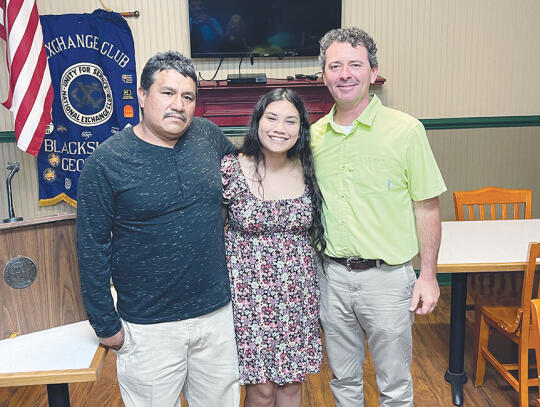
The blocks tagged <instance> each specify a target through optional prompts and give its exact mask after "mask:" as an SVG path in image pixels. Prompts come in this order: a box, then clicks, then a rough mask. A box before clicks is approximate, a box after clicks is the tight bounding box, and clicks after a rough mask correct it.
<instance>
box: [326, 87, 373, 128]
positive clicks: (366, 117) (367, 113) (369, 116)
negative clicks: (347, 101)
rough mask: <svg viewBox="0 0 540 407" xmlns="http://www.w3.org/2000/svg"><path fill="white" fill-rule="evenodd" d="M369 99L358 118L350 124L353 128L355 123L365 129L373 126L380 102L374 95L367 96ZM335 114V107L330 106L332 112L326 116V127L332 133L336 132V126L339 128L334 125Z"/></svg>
mask: <svg viewBox="0 0 540 407" xmlns="http://www.w3.org/2000/svg"><path fill="white" fill-rule="evenodd" d="M369 99H370V101H369V104H368V105H367V106H366V108H365V109H364V111H363V112H362V113H360V116H358V117H357V118H356V119H354V121H353V123H352V124H353V127H356V125H357V123H362V124H363V125H365V126H367V127H371V126H372V125H373V121H374V120H375V116H377V113H378V112H379V110H380V108H381V106H382V102H381V100H380V99H379V97H378V96H377V95H376V94H374V93H370V94H369ZM335 113H336V105H334V106H332V110H330V112H329V113H328V114H327V115H326V119H327V125H328V126H330V127H332V128H333V129H334V131H338V129H337V128H336V126H339V125H336V124H335V123H334V114H335ZM338 132H339V131H338Z"/></svg>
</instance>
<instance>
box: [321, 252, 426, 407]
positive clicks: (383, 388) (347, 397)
mask: <svg viewBox="0 0 540 407" xmlns="http://www.w3.org/2000/svg"><path fill="white" fill-rule="evenodd" d="M318 276H319V285H320V288H321V301H320V307H321V322H322V326H323V329H324V333H325V342H326V353H327V355H328V360H329V363H330V368H331V369H332V373H333V379H332V380H331V382H330V387H331V388H332V392H333V394H334V399H335V401H336V407H360V406H363V405H364V387H363V370H362V368H363V363H364V356H365V349H364V347H365V341H366V339H367V343H368V347H369V351H370V353H371V356H372V358H373V364H374V365H375V371H376V376H377V385H378V388H379V392H380V397H379V403H380V406H381V407H382V406H384V407H398V406H399V407H412V405H413V386H412V378H411V359H412V333H411V325H412V322H413V320H414V313H412V312H410V311H409V307H410V302H411V297H412V290H413V288H414V283H415V281H416V275H415V273H414V270H413V267H412V265H411V263H410V262H408V263H405V264H402V265H399V266H388V265H386V264H382V265H381V266H380V267H373V268H370V269H367V270H348V269H347V267H345V266H342V265H340V264H338V263H336V262H333V261H332V260H328V265H327V268H326V274H324V273H323V271H322V269H321V267H320V266H319V273H318Z"/></svg>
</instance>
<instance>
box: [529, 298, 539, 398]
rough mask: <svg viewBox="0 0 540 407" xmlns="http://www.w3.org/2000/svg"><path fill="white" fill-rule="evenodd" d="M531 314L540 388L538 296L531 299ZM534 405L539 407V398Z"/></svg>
mask: <svg viewBox="0 0 540 407" xmlns="http://www.w3.org/2000/svg"><path fill="white" fill-rule="evenodd" d="M531 314H532V328H531V329H532V332H531V335H535V336H536V338H535V341H536V349H535V353H536V374H537V375H538V379H539V388H540V368H539V367H538V365H539V364H538V361H540V323H539V321H540V298H535V299H534V300H531ZM536 407H540V399H536Z"/></svg>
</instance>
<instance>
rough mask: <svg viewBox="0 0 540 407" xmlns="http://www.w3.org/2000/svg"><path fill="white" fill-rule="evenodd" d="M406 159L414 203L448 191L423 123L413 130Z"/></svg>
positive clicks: (409, 185)
mask: <svg viewBox="0 0 540 407" xmlns="http://www.w3.org/2000/svg"><path fill="white" fill-rule="evenodd" d="M406 157H407V163H406V165H407V178H408V188H409V194H410V196H411V198H412V199H413V201H422V200H424V199H429V198H434V197H436V196H439V195H440V194H442V193H443V192H445V191H446V185H445V183H444V180H443V177H442V175H441V171H440V170H439V166H438V165H437V162H436V161H435V157H434V156H433V152H432V151H431V147H430V146H429V141H428V138H427V135H426V131H425V129H424V126H423V125H422V123H418V125H416V126H415V127H413V128H412V129H411V133H410V137H409V143H408V146H407V155H406Z"/></svg>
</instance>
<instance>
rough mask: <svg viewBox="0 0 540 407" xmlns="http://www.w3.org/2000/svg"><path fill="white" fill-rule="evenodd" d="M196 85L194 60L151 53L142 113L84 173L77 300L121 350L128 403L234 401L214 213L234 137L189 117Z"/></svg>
mask: <svg viewBox="0 0 540 407" xmlns="http://www.w3.org/2000/svg"><path fill="white" fill-rule="evenodd" d="M196 94H197V77H196V75H195V70H194V67H193V65H192V63H191V60H190V59H188V58H186V57H184V56H182V55H180V54H178V53H176V52H166V53H161V54H157V55H155V56H154V57H152V58H150V60H149V61H148V62H147V64H146V66H145V67H144V70H143V72H142V75H141V85H140V88H139V91H138V96H139V103H140V106H141V110H142V113H143V118H142V120H141V122H140V123H139V124H138V125H136V126H135V127H133V128H131V127H129V128H126V129H124V130H123V131H121V132H119V133H117V134H115V135H113V136H112V137H110V138H109V139H108V140H107V141H106V142H104V143H103V144H101V145H100V146H99V148H98V149H97V150H96V151H95V152H94V153H93V154H92V155H91V156H90V157H89V158H88V160H87V161H86V164H85V166H84V169H83V171H82V174H81V177H80V180H79V190H78V208H77V243H78V255H79V268H80V275H81V287H82V294H83V299H84V304H85V306H86V311H87V313H88V318H89V320H90V323H91V325H92V327H93V328H94V330H95V332H96V335H97V336H98V337H99V339H100V342H101V343H102V344H103V345H105V346H108V347H110V348H112V349H114V350H115V351H116V353H117V372H118V381H119V384H120V390H121V393H122V398H123V400H124V403H125V405H126V406H127V407H139V406H160V407H162V406H180V401H179V395H180V392H183V394H184V396H185V397H186V399H187V400H188V402H189V405H190V406H193V407H197V406H202V407H213V406H238V405H239V401H240V391H239V385H238V367H237V359H236V345H235V340H234V329H233V320H232V311H231V307H230V291H229V282H228V277H227V266H226V261H225V253H224V244H223V221H222V217H221V198H222V196H221V194H222V192H221V190H222V189H221V175H220V160H221V157H223V156H224V155H225V154H228V153H230V152H232V150H233V146H232V144H231V143H230V141H228V140H227V139H226V138H225V137H224V136H223V133H222V132H221V131H220V130H219V129H218V127H217V126H215V125H214V124H213V123H211V122H209V121H208V120H205V119H202V118H197V117H196V118H194V117H193V114H194V111H195V99H196ZM111 278H112V281H113V284H114V288H115V290H116V292H117V294H118V302H117V308H115V306H114V302H113V297H112V295H111V289H110V279H111Z"/></svg>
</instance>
